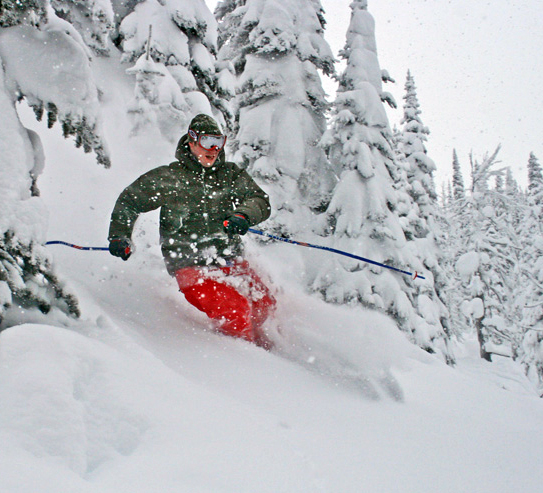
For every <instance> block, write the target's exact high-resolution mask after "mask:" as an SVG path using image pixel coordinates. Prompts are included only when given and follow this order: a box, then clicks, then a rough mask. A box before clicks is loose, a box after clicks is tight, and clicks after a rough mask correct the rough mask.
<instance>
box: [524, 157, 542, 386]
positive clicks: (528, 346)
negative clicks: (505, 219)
mask: <svg viewBox="0 0 543 493" xmlns="http://www.w3.org/2000/svg"><path fill="white" fill-rule="evenodd" d="M542 218H543V173H542V170H541V166H540V165H539V162H538V160H537V157H536V156H535V154H534V153H530V158H529V160H528V190H527V197H526V205H525V209H524V210H523V213H522V221H519V230H520V233H519V235H520V237H521V238H522V245H523V248H522V274H523V278H524V281H523V282H522V283H521V285H520V289H519V291H520V293H519V296H520V299H521V303H522V311H523V313H522V315H523V317H522V328H523V331H524V336H523V340H522V344H521V347H520V348H519V358H520V360H521V362H522V364H523V365H524V367H525V369H526V373H527V375H528V376H529V377H530V379H531V380H532V381H533V382H534V384H535V385H536V386H537V388H538V389H539V394H540V395H542V396H543V222H542Z"/></svg>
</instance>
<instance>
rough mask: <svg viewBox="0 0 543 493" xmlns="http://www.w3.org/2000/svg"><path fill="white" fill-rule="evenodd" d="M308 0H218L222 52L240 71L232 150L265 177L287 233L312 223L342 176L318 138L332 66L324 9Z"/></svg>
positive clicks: (279, 227) (275, 224)
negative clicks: (324, 79)
mask: <svg viewBox="0 0 543 493" xmlns="http://www.w3.org/2000/svg"><path fill="white" fill-rule="evenodd" d="M320 9H321V7H320V2H314V1H313V2H310V1H309V0H303V1H299V0H296V1H295V0H288V1H286V2H285V1H279V0H271V1H270V0H268V1H265V2H264V1H261V0H249V1H247V2H244V1H239V2H235V3H234V4H232V3H230V4H228V5H226V6H222V8H221V6H219V8H218V10H217V12H218V13H219V15H220V17H219V21H220V24H219V29H220V38H219V39H220V40H221V43H222V44H221V49H220V51H219V58H220V59H221V60H224V61H230V62H231V63H232V65H233V67H234V70H235V72H236V75H237V76H238V84H239V85H238V95H237V97H236V100H235V106H236V108H238V109H239V126H238V128H237V135H236V136H235V138H234V139H233V144H232V147H231V148H232V150H233V151H234V152H235V154H234V158H235V160H236V161H237V162H240V163H243V165H244V166H246V167H248V169H249V170H250V172H251V173H253V175H254V176H255V177H256V178H257V179H258V180H260V181H261V182H262V185H263V186H264V188H265V189H266V191H267V192H268V193H269V195H270V198H271V201H272V210H273V211H274V213H273V216H272V219H271V221H270V226H271V227H272V228H273V229H275V230H276V231H277V232H280V233H282V234H296V232H299V231H301V230H304V229H305V230H307V229H308V224H309V223H310V220H311V219H310V218H311V210H321V209H322V208H323V207H324V206H325V204H326V203H327V202H328V200H329V196H330V190H331V188H332V187H333V185H334V184H335V177H334V176H333V173H332V172H331V170H330V169H329V166H328V163H327V160H326V156H325V155H324V153H323V151H322V149H320V148H319V147H318V146H317V145H316V144H317V142H318V141H319V139H320V138H321V136H322V134H323V132H324V130H325V118H324V111H325V109H326V107H327V104H326V101H325V97H324V90H323V88H322V84H321V81H320V77H319V74H318V71H317V70H318V69H321V70H323V71H325V72H326V73H332V71H333V56H332V53H331V50H330V48H329V46H328V44H327V43H326V42H325V40H324V38H323V28H322V25H321V21H320V18H319V15H317V10H319V11H320Z"/></svg>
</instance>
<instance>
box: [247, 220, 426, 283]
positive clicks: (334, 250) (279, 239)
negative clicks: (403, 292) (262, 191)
mask: <svg viewBox="0 0 543 493" xmlns="http://www.w3.org/2000/svg"><path fill="white" fill-rule="evenodd" d="M249 231H250V232H251V233H254V234H257V235H261V236H266V237H268V238H271V239H272V240H278V241H284V242H286V243H292V244H293V245H299V246H303V247H309V248H318V249H319V250H326V251H327V252H332V253H337V254H338V255H343V256H345V257H350V258H354V259H356V260H362V262H367V263H368V264H373V265H378V266H379V267H384V268H385V269H390V270H393V271H395V272H400V273H402V274H406V275H408V276H411V277H412V278H413V279H417V278H419V279H426V278H425V277H423V276H421V275H420V274H419V273H418V272H416V271H415V273H412V272H407V271H406V270H401V269H397V268H396V267H392V266H391V265H386V264H382V263H380V262H376V261H375V260H370V259H369V258H364V257H359V256H358V255H353V254H352V253H347V252H343V251H342V250H336V249H335V248H330V247H325V246H321V245H313V244H311V243H306V242H303V241H296V240H291V239H290V238H285V237H283V236H276V235H272V234H269V233H265V232H264V231H260V230H258V229H253V228H249Z"/></svg>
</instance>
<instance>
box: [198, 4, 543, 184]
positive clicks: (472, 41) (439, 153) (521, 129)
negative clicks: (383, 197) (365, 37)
mask: <svg viewBox="0 0 543 493" xmlns="http://www.w3.org/2000/svg"><path fill="white" fill-rule="evenodd" d="M321 1H322V5H323V7H324V9H325V11H326V20H327V22H328V25H327V31H326V39H327V40H328V42H329V43H330V45H331V47H332V49H333V51H334V53H335V54H336V55H337V52H338V50H339V49H341V48H342V47H343V44H344V42H345V33H346V30H347V28H348V25H349V19H350V9H349V5H350V3H351V0H321ZM206 3H207V4H208V5H209V7H210V8H211V10H213V9H214V7H215V5H216V3H217V2H216V1H215V0H206ZM368 9H369V11H370V13H371V14H372V15H373V16H374V18H375V21H376V36H377V48H378V54H379V61H380V64H381V68H383V69H387V70H388V71H389V72H390V74H391V76H392V77H393V78H394V79H395V80H396V84H395V85H391V84H387V85H386V86H385V87H386V88H387V90H388V91H389V92H391V93H392V94H393V95H394V97H395V98H396V101H397V102H398V105H399V109H398V110H395V111H389V112H388V113H389V118H390V123H391V125H394V124H395V123H397V122H399V120H400V119H401V117H402V113H403V111H402V106H403V100H402V96H403V94H404V88H403V86H404V83H405V75H406V73H407V69H408V68H409V69H411V72H412V74H413V76H414V77H415V82H416V85H417V93H418V97H419V102H420V105H421V110H422V114H421V118H422V120H423V122H424V124H425V125H426V126H428V127H429V129H430V132H431V134H430V136H429V140H428V143H427V148H428V153H429V155H430V157H431V158H433V159H434V161H435V162H436V165H437V167H438V172H437V176H436V185H437V187H438V192H441V183H442V182H443V181H444V180H447V179H449V177H450V174H451V173H450V168H451V162H452V150H453V148H456V150H457V152H458V156H459V158H460V161H461V163H462V165H463V170H464V181H465V182H466V184H468V182H469V153H470V151H473V153H474V156H475V157H476V158H480V157H482V155H483V154H484V153H485V152H487V151H489V152H490V151H493V150H494V149H495V148H496V146H497V145H498V144H500V143H501V144H502V150H501V152H500V158H501V161H502V163H501V165H502V166H510V167H511V168H512V169H513V172H514V175H515V177H516V178H517V180H518V181H519V183H520V184H521V185H523V186H524V185H525V184H526V164H527V162H528V156H529V153H530V152H531V151H533V152H535V154H536V156H537V157H538V158H539V161H540V162H543V121H542V119H541V111H542V109H543V94H542V90H541V82H540V79H541V76H542V75H543V63H542V55H541V51H540V50H541V47H542V46H543V2H541V0H493V1H492V2H491V1H489V0H488V1H478V2H475V1H473V0H454V1H450V0H381V1H378V0H369V2H368ZM334 87H335V86H334V85H330V84H329V83H325V88H326V90H327V91H328V92H330V93H332V92H333V90H334Z"/></svg>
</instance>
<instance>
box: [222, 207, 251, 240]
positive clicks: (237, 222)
mask: <svg viewBox="0 0 543 493" xmlns="http://www.w3.org/2000/svg"><path fill="white" fill-rule="evenodd" d="M223 225H224V231H225V232H226V233H228V236H229V237H230V238H232V236H234V235H244V234H245V233H247V231H249V220H248V219H247V216H245V214H241V213H239V212H231V213H229V214H228V215H227V216H226V219H225V220H224V223H223Z"/></svg>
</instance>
